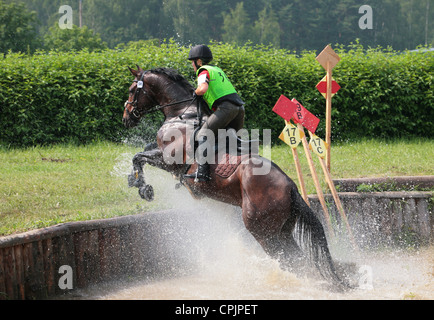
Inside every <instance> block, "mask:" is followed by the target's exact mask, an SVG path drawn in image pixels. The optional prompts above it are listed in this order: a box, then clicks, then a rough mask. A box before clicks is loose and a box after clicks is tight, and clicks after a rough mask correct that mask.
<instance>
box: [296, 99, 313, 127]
mask: <svg viewBox="0 0 434 320" xmlns="http://www.w3.org/2000/svg"><path fill="white" fill-rule="evenodd" d="M292 102H293V103H294V104H295V106H296V110H295V112H294V114H293V119H294V121H295V122H296V123H300V124H301V125H302V126H303V127H305V128H306V129H307V130H309V131H310V132H312V133H315V131H316V128H317V127H318V124H319V119H318V118H317V117H315V116H314V115H313V114H312V113H311V112H309V110H307V109H306V108H305V107H303V106H302V105H301V103H300V102H298V101H297V100H295V99H292Z"/></svg>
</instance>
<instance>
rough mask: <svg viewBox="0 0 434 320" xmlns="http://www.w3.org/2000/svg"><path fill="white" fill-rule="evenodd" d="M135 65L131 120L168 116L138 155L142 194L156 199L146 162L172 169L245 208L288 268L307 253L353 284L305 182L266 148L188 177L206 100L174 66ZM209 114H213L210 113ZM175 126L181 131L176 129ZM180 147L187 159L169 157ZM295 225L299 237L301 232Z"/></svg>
mask: <svg viewBox="0 0 434 320" xmlns="http://www.w3.org/2000/svg"><path fill="white" fill-rule="evenodd" d="M128 68H129V67H128ZM129 70H130V72H131V74H132V75H133V76H134V81H133V83H132V84H131V86H130V87H129V97H128V100H127V101H126V102H125V105H124V113H123V118H122V121H123V124H124V125H125V127H127V128H131V127H134V126H136V125H137V124H138V123H139V122H140V119H141V118H142V117H144V116H146V115H147V114H149V113H151V112H156V111H159V112H162V113H163V115H164V122H163V124H162V125H161V127H160V129H159V130H158V132H157V137H156V143H152V144H149V145H148V146H147V147H146V148H145V150H144V151H143V152H139V153H137V154H136V155H135V156H134V157H133V160H132V162H133V173H132V174H131V175H130V176H129V185H130V186H135V187H137V188H139V194H140V195H141V196H142V198H145V199H147V200H152V199H153V190H152V186H150V185H149V184H146V183H145V178H144V171H143V167H144V166H145V165H146V164H148V165H151V166H154V167H157V168H160V169H163V170H165V171H168V172H170V173H172V174H173V175H174V176H175V177H177V178H179V179H180V182H181V184H182V185H184V186H185V187H186V188H187V189H188V190H189V191H190V192H191V194H192V195H193V196H194V197H197V198H201V197H208V198H211V199H214V200H217V201H221V202H224V203H229V204H231V205H234V206H238V207H240V208H241V212H242V213H241V214H242V221H243V223H244V226H245V228H246V229H247V230H248V231H249V232H250V233H251V234H252V235H253V237H254V239H255V240H256V241H257V242H258V243H259V244H260V246H261V247H262V248H263V250H264V251H265V252H266V253H267V254H268V255H269V256H270V257H272V258H273V259H276V260H277V261H278V262H279V263H280V265H281V266H282V268H285V269H286V270H297V269H298V268H300V264H299V262H300V261H302V260H304V261H306V260H307V261H308V262H309V263H310V265H314V266H315V267H316V268H314V269H317V270H319V273H320V274H321V275H322V277H323V278H324V279H325V280H327V283H329V284H330V285H331V286H332V287H333V288H336V289H338V290H340V291H342V290H347V289H349V288H351V285H350V284H349V282H348V281H347V280H348V279H346V277H345V276H344V275H341V274H339V273H340V272H338V271H337V270H338V267H337V265H336V262H335V261H334V260H333V259H332V257H331V253H330V250H329V247H328V243H327V238H326V234H325V231H324V228H323V225H322V223H321V221H320V219H319V218H318V217H317V215H316V214H315V213H314V212H313V211H312V209H311V208H310V207H309V206H308V205H307V204H306V202H305V201H304V200H303V198H302V197H301V195H300V193H299V191H298V188H297V185H296V184H295V183H294V182H293V181H292V180H291V178H289V177H288V176H287V175H286V174H285V173H284V172H283V171H282V170H281V169H280V168H279V167H278V166H277V165H276V164H275V163H273V162H272V161H271V160H268V159H266V158H264V157H261V156H259V155H258V154H255V155H250V156H246V155H244V159H243V161H241V162H240V161H238V162H237V163H236V164H233V165H232V168H233V170H232V171H233V172H232V173H230V175H229V176H225V177H222V176H221V175H218V174H216V172H215V170H216V168H217V166H218V160H217V161H216V163H214V164H211V165H210V168H211V170H210V171H211V180H210V181H207V182H197V181H194V179H187V178H184V177H185V176H186V175H190V174H192V173H193V172H195V171H196V168H197V163H196V162H195V161H190V163H187V162H188V161H187V158H188V157H187V153H188V148H189V147H188V146H191V144H192V143H190V142H191V140H192V138H191V135H192V134H191V133H192V132H194V128H192V127H193V126H194V124H196V125H198V124H199V123H200V122H201V121H200V120H201V119H200V117H198V115H199V114H200V113H201V112H200V110H201V109H200V104H199V103H198V101H197V99H194V98H192V97H193V91H194V87H193V86H192V85H191V84H190V83H189V82H188V81H187V80H186V78H184V77H183V76H182V75H180V74H179V73H178V72H177V71H176V70H173V69H169V68H156V69H152V70H143V69H141V68H140V67H139V66H137V70H135V69H132V68H129ZM202 116H203V119H204V121H206V118H207V115H206V114H204V115H202ZM169 132H177V134H173V135H172V134H169V135H168V133H169ZM189 135H190V136H189ZM167 136H169V137H170V139H169V138H167ZM174 150H182V155H181V156H182V161H167V157H168V155H169V156H170V155H172V156H173V153H174ZM181 156H179V159H181ZM216 157H217V155H216ZM258 160H259V161H258ZM264 165H268V166H269V170H268V173H267V174H255V170H259V169H260V168H261V167H263V166H264ZM296 226H297V228H296ZM295 229H297V230H298V232H297V233H298V237H296V236H295V232H293V231H294V230H295Z"/></svg>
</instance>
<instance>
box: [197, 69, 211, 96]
mask: <svg viewBox="0 0 434 320" xmlns="http://www.w3.org/2000/svg"><path fill="white" fill-rule="evenodd" d="M208 83H209V73H208V71H206V70H205V71H203V72H201V73H200V74H199V76H198V77H197V89H196V94H197V95H198V96H203V95H204V94H205V92H206V91H207V90H208Z"/></svg>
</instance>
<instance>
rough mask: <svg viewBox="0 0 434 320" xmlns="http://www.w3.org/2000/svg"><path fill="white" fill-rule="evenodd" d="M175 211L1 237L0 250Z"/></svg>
mask: <svg viewBox="0 0 434 320" xmlns="http://www.w3.org/2000/svg"><path fill="white" fill-rule="evenodd" d="M174 211H175V210H162V211H158V212H145V213H140V214H135V215H128V216H121V217H113V218H107V219H98V220H88V221H74V222H65V223H61V224H57V225H54V226H50V227H46V228H41V229H35V230H31V231H27V232H23V233H18V234H12V235H8V236H4V237H0V249H1V248H6V247H10V246H15V245H19V244H25V243H29V242H34V241H40V240H45V239H50V238H54V237H61V236H65V235H69V234H73V233H77V232H83V231H90V230H96V229H102V228H113V227H119V226H124V225H129V224H133V223H141V222H143V221H145V220H148V219H152V218H153V217H155V216H159V217H162V216H164V215H168V214H173V212H174Z"/></svg>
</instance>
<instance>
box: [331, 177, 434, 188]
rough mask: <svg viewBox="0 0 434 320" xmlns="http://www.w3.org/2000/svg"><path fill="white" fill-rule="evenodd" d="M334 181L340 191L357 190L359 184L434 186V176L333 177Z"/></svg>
mask: <svg viewBox="0 0 434 320" xmlns="http://www.w3.org/2000/svg"><path fill="white" fill-rule="evenodd" d="M333 183H334V184H335V186H339V191H340V192H355V191H356V188H357V186H359V185H362V184H368V185H374V184H394V185H395V186H397V187H406V188H415V187H418V188H432V187H434V176H402V177H386V178H354V179H333Z"/></svg>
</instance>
